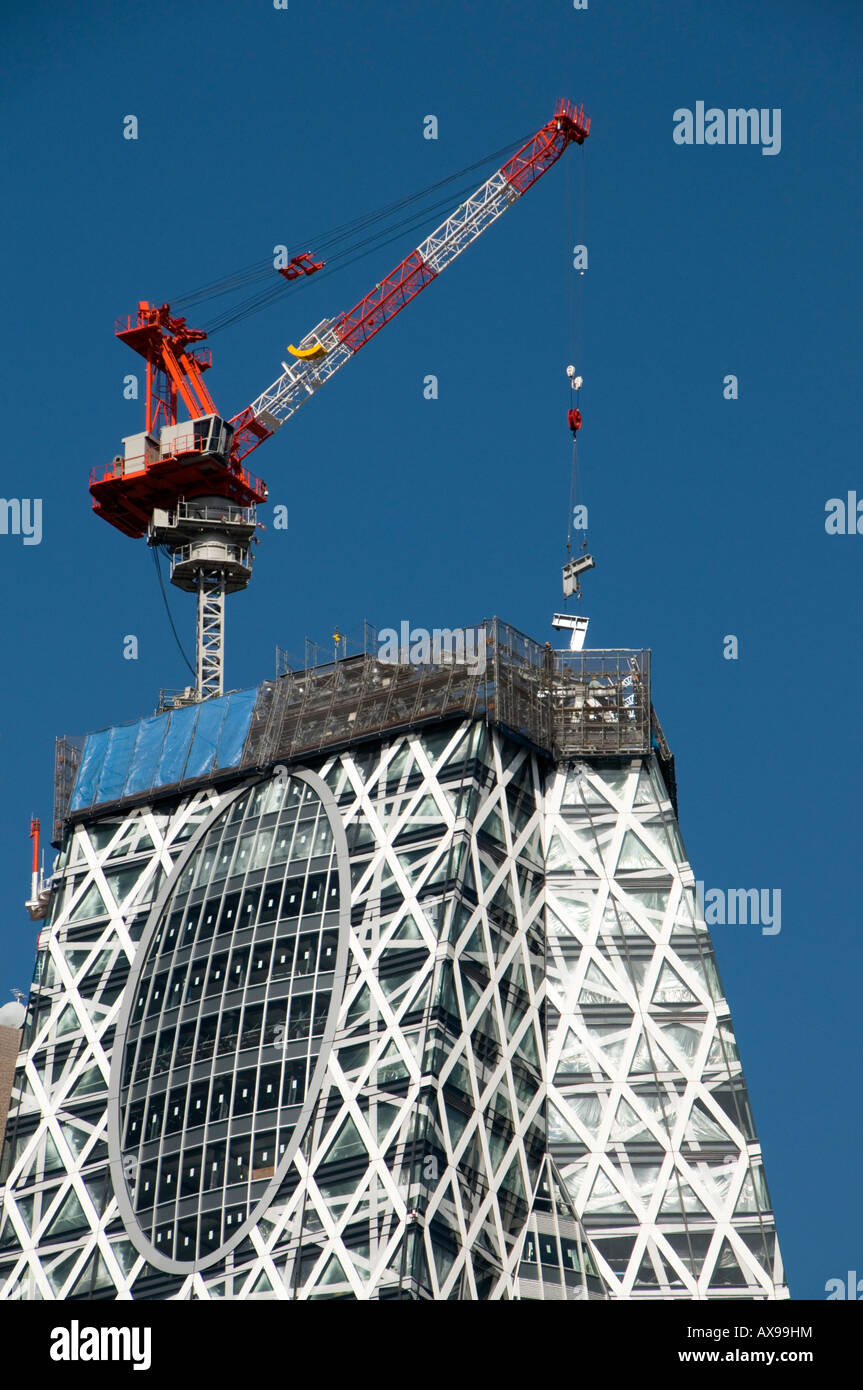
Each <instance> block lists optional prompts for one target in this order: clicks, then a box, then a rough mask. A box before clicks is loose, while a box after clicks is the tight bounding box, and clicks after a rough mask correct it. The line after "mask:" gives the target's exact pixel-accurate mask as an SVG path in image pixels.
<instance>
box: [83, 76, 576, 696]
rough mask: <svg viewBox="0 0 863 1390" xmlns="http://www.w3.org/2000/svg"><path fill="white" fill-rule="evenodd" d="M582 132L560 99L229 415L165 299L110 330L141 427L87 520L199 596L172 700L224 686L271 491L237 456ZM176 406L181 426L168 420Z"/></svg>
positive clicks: (200, 335)
mask: <svg viewBox="0 0 863 1390" xmlns="http://www.w3.org/2000/svg"><path fill="white" fill-rule="evenodd" d="M589 132H590V119H589V118H588V117H586V116H585V114H584V109H583V107H575V106H572V105H570V104H569V103H568V102H564V101H562V102H560V103H559V104H558V106H557V108H556V110H555V112H554V115H553V117H552V119H551V120H550V121H548V122H547V123H546V124H545V125H544V126H542V128H541V129H540V130H538V131H537V132H536V134H535V135H534V136H532V138H531V139H530V140H528V141H527V143H526V144H525V145H523V146H522V147H521V149H519V150H518V151H517V152H516V153H515V154H514V155H512V157H511V158H510V159H508V160H507V161H506V163H504V164H503V165H502V166H501V167H500V168H499V169H498V170H497V171H496V172H495V173H494V174H492V176H491V177H490V178H488V179H486V181H485V182H484V183H483V184H481V185H480V187H479V188H477V189H476V191H475V192H474V193H472V194H471V195H470V197H468V198H467V199H466V200H465V201H464V202H463V203H461V204H460V205H459V207H457V208H456V209H455V210H454V211H453V212H452V213H450V215H449V216H448V217H447V218H446V220H445V221H444V222H442V223H441V225H440V226H439V227H437V228H436V229H435V230H434V231H433V232H432V233H431V234H430V235H429V236H427V237H426V238H425V240H424V241H423V242H421V243H420V245H419V246H418V247H417V248H416V249H415V250H414V251H412V252H411V253H410V255H408V256H406V257H405V258H404V260H402V261H401V262H400V263H399V264H398V265H397V266H396V267H395V269H394V270H392V271H391V272H390V274H389V275H387V276H386V277H385V278H384V279H383V280H381V281H380V282H379V283H378V284H377V285H375V287H374V289H373V290H371V291H370V292H369V293H368V294H367V295H365V297H364V298H363V299H361V300H360V301H359V302H358V303H357V304H355V305H354V306H353V308H351V309H349V310H347V312H346V313H343V314H341V315H339V316H338V317H337V318H334V319H323V320H322V321H321V322H320V323H319V324H318V325H317V326H316V327H315V328H313V329H312V330H311V332H309V333H307V334H306V336H305V337H304V338H302V339H301V340H300V342H299V344H298V346H296V347H294V346H293V345H292V346H290V347H289V348H288V354H289V355H290V357H291V359H292V360H291V361H290V362H283V363H282V372H281V375H280V376H278V377H277V378H276V380H275V381H274V382H273V383H272V385H271V386H269V387H267V389H266V390H265V391H262V392H261V394H260V395H259V396H258V397H256V399H255V400H254V401H252V402H251V404H250V405H248V406H246V407H245V409H244V410H242V411H240V412H239V413H238V414H237V415H235V416H234V417H233V418H232V419H230V420H225V419H223V418H222V417H220V416H219V414H218V412H217V410H216V406H215V402H214V401H213V398H212V396H211V395H210V393H209V390H208V389H207V386H206V384H205V382H204V380H203V373H204V372H205V371H206V370H207V369H208V368H209V367H210V366H211V358H210V354H209V352H208V350H206V349H201V348H199V347H193V344H198V343H200V342H201V341H202V340H203V339H204V338H205V337H206V333H204V332H203V330H201V329H192V328H189V327H188V326H187V324H186V321H185V319H183V318H179V317H175V316H174V315H172V314H171V310H170V306H169V305H167V304H163V305H161V306H155V305H150V304H149V303H148V302H147V301H141V303H140V304H139V305H138V313H137V316H136V319H135V321H134V322H133V321H132V319H131V318H130V319H127V320H125V321H123V322H118V325H117V329H116V332H117V337H119V338H120V339H121V341H123V342H125V343H126V344H127V346H129V347H130V348H132V350H133V351H135V352H137V353H139V355H140V356H142V357H143V358H144V359H145V361H146V364H147V367H146V413H145V428H144V431H143V432H142V433H140V434H137V435H130V436H128V437H127V438H126V439H124V441H123V443H124V453H123V454H122V455H117V456H116V457H115V458H114V460H113V462H112V464H111V465H110V466H109V467H108V468H107V469H102V470H94V471H93V473H92V474H91V479H90V492H91V495H92V498H93V509H94V511H95V512H96V513H97V515H99V516H102V517H103V518H104V519H105V520H106V521H108V522H109V523H110V524H111V525H113V526H115V527H116V528H117V529H118V530H120V531H122V532H123V533H124V534H125V535H128V536H131V537H140V536H143V535H146V536H147V538H148V542H149V544H150V545H154V546H159V545H163V546H166V547H167V549H168V551H169V553H170V556H171V582H172V583H173V584H175V585H176V586H177V587H178V588H181V589H184V590H186V591H187V592H193V593H195V594H196V595H197V601H198V623H197V643H196V649H197V660H196V671H195V686H194V688H189V689H187V690H186V691H184V692H183V694H182V696H181V697H179V700H178V701H177V702H178V703H192V702H196V701H199V700H204V699H207V698H209V697H210V696H212V695H220V694H221V693H222V691H223V688H224V675H223V671H224V617H225V596H226V594H228V593H231V592H235V591H236V590H238V589H242V588H245V587H246V585H247V584H248V582H249V580H250V578H251V570H252V555H251V546H252V543H253V540H254V533H255V529H256V525H257V523H256V513H255V509H256V507H257V505H258V504H259V503H261V502H264V501H265V500H266V497H267V489H266V485H265V484H264V483H262V482H261V481H260V480H259V479H257V478H255V477H253V476H252V475H251V474H250V473H248V472H247V471H246V469H245V468H244V467H243V460H244V459H246V458H247V457H248V455H249V454H250V453H251V452H252V451H253V450H254V449H256V448H257V447H258V446H259V445H260V444H262V443H263V442H264V440H266V439H269V438H270V436H271V435H272V434H274V433H275V431H276V430H277V429H279V428H280V427H281V426H282V425H283V424H284V423H285V421H286V420H288V419H290V417H291V416H292V415H293V414H295V413H296V411H297V410H299V408H300V406H302V405H303V404H304V403H305V402H306V401H307V400H308V399H309V398H310V397H311V396H313V395H314V394H315V393H316V392H317V391H318V390H319V389H320V388H321V386H323V385H324V384H325V383H326V382H327V381H329V380H330V378H331V377H333V376H334V375H335V373H336V372H337V371H338V370H339V369H340V368H341V367H343V366H344V365H345V363H346V362H348V361H350V359H351V358H352V357H354V356H355V355H356V353H357V352H359V350H360V348H362V347H365V345H366V343H368V342H370V341H371V339H372V338H373V337H374V336H375V334H377V333H379V332H380V330H381V329H382V328H384V327H385V326H386V325H387V324H388V323H390V322H391V321H392V319H394V318H395V316H396V315H397V314H399V313H401V311H402V309H404V308H405V307H406V306H407V305H408V304H409V303H410V302H411V300H413V299H415V298H416V296H417V295H418V294H419V293H420V291H421V290H424V289H425V288H426V286H427V285H429V284H431V282H432V281H433V280H434V279H436V278H437V276H438V275H439V274H440V273H441V271H442V270H445V269H446V267H447V266H448V265H451V264H452V262H453V261H454V260H456V259H457V257H458V256H460V255H461V253H462V252H463V251H465V250H466V249H467V248H468V246H471V245H472V244H473V242H474V241H476V240H477V239H478V238H479V237H480V236H482V234H483V232H485V231H486V230H487V229H488V228H489V227H490V226H491V225H492V223H494V222H496V221H497V219H498V218H499V217H500V216H502V214H503V213H504V212H506V211H507V209H508V208H510V207H512V205H513V204H514V203H515V202H517V201H518V199H519V198H520V197H521V195H522V194H523V193H525V192H527V190H528V189H529V188H531V187H532V186H533V184H535V183H536V182H537V180H538V179H540V178H541V177H542V175H543V174H545V173H546V172H547V171H548V169H550V168H551V167H552V165H553V164H555V163H556V162H557V160H558V159H559V158H560V156H561V155H562V154H563V152H564V150H565V149H566V147H567V146H568V145H570V144H579V145H580V144H583V143H584V141H585V140H586V139H587V136H588V134H589ZM321 265H322V262H315V261H312V259H311V257H310V255H309V253H307V252H304V253H303V254H302V255H301V256H297V257H294V258H293V259H292V261H291V263H290V265H289V267H288V268H287V269H283V270H282V271H281V274H282V275H284V276H285V278H286V279H289V280H290V279H294V278H297V277H298V276H299V275H300V274H303V275H309V274H312V273H314V272H315V271H317V270H319V269H320V268H321ZM178 400H179V401H182V403H183V405H184V406H185V408H186V410H188V412H189V415H190V419H189V420H187V421H178V419H177V407H178Z"/></svg>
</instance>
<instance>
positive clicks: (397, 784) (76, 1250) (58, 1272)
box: [0, 722, 778, 1300]
mask: <svg viewBox="0 0 863 1390" xmlns="http://www.w3.org/2000/svg"><path fill="white" fill-rule="evenodd" d="M665 796H666V794H665V791H664V787H663V785H662V783H661V780H660V779H659V777H658V774H657V773H656V772H655V771H651V769H650V760H649V759H647V760H641V759H636V760H633V761H632V762H631V763H629V762H627V763H626V764H624V765H623V766H618V767H616V768H615V769H613V770H610V769H605V770H600V767H599V765H598V764H597V766H596V767H595V768H586V769H585V771H584V772H582V773H577V772H575V771H570V772H569V773H567V772H566V771H565V770H560V771H555V770H554V769H549V767H548V763H547V762H546V761H544V760H542V759H540V758H538V757H537V755H535V754H533V753H532V752H530V751H528V750H527V749H526V748H524V747H522V746H519V745H517V744H515V743H514V742H511V741H510V740H509V739H507V738H506V737H505V736H503V735H502V734H500V733H499V732H497V731H495V730H491V729H489V728H488V727H487V726H486V725H485V724H484V723H482V722H473V723H468V722H463V723H461V724H449V725H437V726H435V725H432V726H430V727H429V728H428V729H427V730H424V731H423V732H421V733H406V734H403V735H398V736H393V737H390V738H389V739H387V740H383V741H373V742H369V743H368V744H366V745H365V746H364V747H362V748H356V749H353V750H348V751H345V752H341V753H337V754H334V755H332V756H330V757H327V758H321V759H319V760H318V761H317V762H316V764H315V767H314V770H311V769H302V768H299V767H298V768H293V767H292V768H290V769H289V770H288V771H287V772H283V773H279V772H276V773H274V774H267V775H266V776H265V777H263V778H255V779H246V780H241V779H237V780H236V782H235V783H234V784H232V785H231V786H229V787H228V788H227V789H225V788H224V787H222V788H221V789H219V790H217V789H216V788H215V787H210V788H208V789H207V790H205V791H200V792H197V793H195V794H194V795H191V796H189V795H186V796H184V797H182V798H175V799H174V800H173V801H171V800H163V801H162V802H154V803H153V804H150V805H147V806H142V807H138V808H136V809H134V810H131V811H128V812H126V813H125V814H116V815H114V816H112V817H105V818H103V819H101V820H99V819H96V818H95V816H94V818H92V819H88V820H86V821H84V822H83V823H81V824H79V825H77V826H76V827H75V828H74V831H72V832H70V834H69V836H68V838H67V840H66V843H65V845H64V847H63V850H62V854H61V859H60V862H59V866H58V875H57V877H56V878H55V891H54V897H53V902H52V909H51V917H50V925H49V926H48V927H47V928H46V929H45V931H44V932H43V934H42V937H41V938H40V950H39V954H38V958H37V972H36V979H35V982H34V990H33V994H32V996H31V1001H30V1012H29V1016H28V1023H27V1028H26V1031H25V1039H24V1051H23V1052H22V1055H21V1058H20V1059H19V1068H18V1073H17V1076H16V1090H15V1093H14V1094H13V1110H12V1113H11V1115H10V1126H9V1130H10V1133H9V1143H8V1144H7V1149H6V1152H5V1154H4V1170H5V1173H6V1175H7V1182H6V1189H5V1202H4V1215H3V1224H2V1229H0V1297H2V1298H44V1299H53V1298H66V1297H76V1298H82V1297H83V1298H88V1297H90V1298H114V1297H118V1298H121V1299H123V1298H130V1297H131V1298H180V1299H184V1298H213V1297H234V1298H237V1297H240V1298H254V1297H261V1298H270V1299H273V1298H276V1299H299V1300H302V1299H306V1298H327V1299H329V1298H355V1299H363V1300H365V1299H388V1298H414V1299H417V1298H418V1299H468V1300H469V1299H499V1298H543V1299H555V1298H561V1297H564V1298H586V1297H602V1296H604V1291H605V1288H606V1287H607V1289H608V1291H609V1292H610V1293H611V1295H612V1296H618V1297H620V1296H623V1297H629V1296H632V1295H633V1294H635V1295H637V1296H642V1297H654V1298H656V1297H660V1298H661V1297H669V1296H681V1297H688V1298H693V1297H705V1296H724V1295H727V1294H735V1293H736V1296H738V1297H740V1296H743V1297H752V1296H756V1297H759V1296H760V1297H765V1296H766V1297H771V1296H774V1285H773V1282H772V1266H770V1264H769V1260H768V1256H765V1255H764V1253H763V1252H762V1250H761V1249H760V1248H756V1246H755V1233H756V1232H757V1231H760V1232H762V1233H763V1234H764V1235H765V1236H767V1237H768V1238H769V1240H770V1241H773V1227H772V1218H771V1216H770V1213H769V1209H768V1208H767V1205H766V1189H765V1188H764V1185H763V1178H762V1176H761V1170H760V1165H759V1160H758V1151H757V1145H756V1143H755V1141H754V1136H751V1134H750V1131H749V1130H747V1128H746V1125H747V1124H749V1123H750V1122H749V1121H748V1120H747V1121H746V1122H745V1123H744V1125H743V1127H742V1128H741V1127H740V1125H735V1123H734V1122H733V1121H732V1113H733V1114H734V1115H735V1116H737V1115H738V1114H739V1115H746V1114H748V1111H747V1102H746V1096H745V1091H744V1090H743V1089H742V1078H741V1076H740V1069H739V1063H738V1061H737V1058H736V1052H735V1050H734V1044H733V1037H732V1035H731V1030H730V1023H729V1020H728V1015H727V1009H726V1008H725V1006H724V1004H723V1002H722V1001H721V999H719V997H718V987H717V986H716V984H715V983H713V982H714V980H715V969H714V968H713V967H712V960H713V957H712V952H711V951H710V947H709V941H708V939H707V934H706V930H705V929H704V928H703V926H700V927H699V926H697V925H693V921H692V918H691V916H689V917H687V918H686V921H685V922H684V911H685V910H686V911H687V912H691V910H692V903H691V898H692V893H691V887H689V891H688V892H687V891H685V890H686V889H687V887H688V886H689V885H691V875H690V874H689V870H688V866H686V865H685V864H684V863H683V862H682V854H681V853H680V851H679V849H678V850H675V845H679V839H675V836H676V829H675V828H674V822H673V816H672V815H671V811H670V807H669V806H668V804H667V801H666V800H665ZM627 798H628V799H627ZM663 837H664V838H663ZM640 846H641V847H642V848H639V847H640ZM612 856H616V857H615V858H614V862H613V864H612ZM649 856H652V859H651V858H650V857H649ZM630 861H632V862H630ZM663 895H664V897H663ZM612 899H613V902H612ZM660 900H662V902H663V903H664V905H663V906H660V905H659V904H660ZM626 904H628V906H626ZM609 908H611V912H612V918H613V922H614V930H613V929H612V927H611V926H610V925H609V917H608V912H609ZM636 929H637V931H638V933H639V935H638V936H637V937H636ZM696 948H697V949H696ZM699 952H700V954H699ZM702 959H703V961H709V962H711V965H703V964H700V963H699V964H695V962H702ZM699 971H701V972H702V973H701V974H699ZM669 972H670V973H669ZM711 972H712V973H711ZM702 978H703V980H704V981H705V982H706V983H705V984H704V985H703V986H702V983H700V982H701V981H702ZM683 990H688V991H689V992H690V993H691V994H692V995H693V998H692V999H684V996H683V993H682V991H683ZM648 992H649V998H648ZM663 1010H664V1011H663ZM634 1020H637V1023H636V1022H634ZM636 1034H637V1036H636ZM638 1068H641V1070H640V1071H639V1070H638ZM732 1104H733V1106H735V1107H736V1108H735V1109H733V1110H730V1109H729V1107H730V1106H731V1105H732ZM627 1107H628V1108H627ZM657 1116H659V1119H658V1118H657ZM723 1116H724V1117H725V1118H724V1119H723ZM549 1137H550V1139H551V1143H550V1144H549ZM649 1185H650V1190H649V1191H648V1186H649ZM675 1200H676V1201H677V1203H678V1205H677V1206H676V1207H675V1206H674V1205H673V1203H674V1201H675ZM696 1202H698V1203H699V1204H700V1206H699V1207H698V1208H696V1206H695V1203H696ZM585 1227H586V1228H587V1231H588V1236H589V1237H590V1239H588V1236H586V1235H585ZM681 1239H682V1240H683V1241H684V1242H685V1246H684V1247H681V1243H680V1242H681ZM591 1241H593V1242H595V1250H594V1249H592V1248H591ZM705 1241H706V1244H705ZM615 1242H617V1244H615ZM621 1242H628V1251H627V1252H626V1253H625V1258H624V1245H623V1244H621ZM771 1250H772V1246H771ZM729 1251H730V1252H731V1255H729V1253H728V1252H729ZM731 1256H733V1261H734V1262H732V1258H731ZM769 1258H773V1256H772V1254H771V1255H770V1256H769ZM775 1258H776V1259H777V1260H778V1256H776V1257H775ZM597 1264H598V1266H599V1268H598V1269H597ZM735 1269H738V1270H739V1271H740V1272H741V1275H742V1276H743V1279H744V1282H743V1283H741V1284H733V1283H732V1282H731V1280H730V1278H729V1275H730V1274H731V1273H733V1271H734V1270H735ZM717 1271H719V1272H718V1273H717ZM651 1272H652V1273H651ZM777 1278H778V1275H777Z"/></svg>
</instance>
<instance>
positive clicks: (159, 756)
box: [54, 618, 673, 843]
mask: <svg viewBox="0 0 863 1390" xmlns="http://www.w3.org/2000/svg"><path fill="white" fill-rule="evenodd" d="M412 636H413V634H412ZM364 645H365V647H366V649H365V650H362V651H359V652H358V653H357V654H355V655H351V656H343V657H341V658H340V659H337V660H328V661H324V662H321V663H318V664H314V665H311V664H309V665H306V666H305V667H304V668H303V669H302V670H292V669H290V667H288V668H287V669H285V670H284V671H283V673H282V674H280V675H278V676H277V677H276V678H275V679H274V680H268V681H264V682H263V683H262V684H261V685H260V686H258V687H254V688H253V689H251V690H244V691H236V692H234V693H233V694H230V695H225V696H221V697H219V698H218V699H211V700H207V701H205V702H203V703H201V704H194V705H186V706H184V707H181V708H177V709H173V710H163V711H162V712H160V713H157V714H155V715H151V716H150V717H149V718H146V719H141V720H137V721H135V722H134V723H130V724H121V725H116V726H114V727H113V728H111V729H103V730H100V731H98V732H96V733H92V734H88V735H86V736H85V737H83V738H67V737H64V738H61V739H58V740H57V755H56V762H55V803H54V842H55V843H58V842H59V840H60V838H61V837H62V834H63V830H64V827H65V825H66V824H67V823H68V822H69V821H70V820H80V819H83V818H85V817H89V816H91V815H93V814H94V813H96V814H98V813H101V811H102V809H103V808H104V810H105V812H106V813H107V811H108V810H109V809H110V808H114V807H119V806H126V805H131V804H134V802H136V801H146V800H148V799H150V798H151V797H152V795H153V794H154V793H158V794H165V793H167V792H169V791H171V792H173V791H177V790H186V789H191V788H193V787H195V786H200V785H204V784H206V783H207V782H208V781H210V780H212V779H213V778H214V777H220V776H225V775H228V774H234V775H236V773H238V772H243V771H247V770H248V771H255V770H261V771H263V770H265V769H266V768H268V767H270V766H272V765H273V764H275V763H291V762H297V761H298V760H300V759H303V758H308V757H310V756H313V755H314V754H318V753H321V752H323V751H325V750H329V749H336V748H340V747H346V746H349V745H352V744H355V743H360V742H362V741H364V740H368V739H372V738H379V737H381V736H382V735H386V734H391V733H396V732H399V731H401V730H406V729H413V728H418V727H421V726H423V725H425V724H429V723H433V722H438V721H440V720H445V719H446V720H449V719H454V718H468V719H483V720H485V721H486V722H487V723H489V724H492V725H495V726H497V727H499V728H501V729H503V730H505V731H506V732H507V733H509V734H510V735H511V736H513V737H515V738H518V739H520V740H522V741H524V742H526V743H528V744H530V745H531V746H532V747H533V748H535V749H536V750H537V751H538V752H539V753H540V754H542V755H545V756H547V757H548V758H550V759H553V760H555V761H565V760H568V759H572V758H577V757H585V756H586V757H591V756H592V757H597V756H608V755H627V754H628V755H635V754H639V753H647V752H648V751H649V750H650V748H651V738H652V734H653V735H654V736H657V734H658V742H659V747H660V751H662V752H663V756H664V757H667V758H668V760H669V761H670V754H669V753H668V750H667V745H665V741H664V739H663V738H662V735H661V730H659V728H658V724H657V723H656V720H655V716H653V712H652V707H651V700H650V653H649V651H645V650H628V649H620V648H615V649H602V650H594V651H580V652H570V651H557V650H554V649H553V648H552V647H551V646H550V645H549V644H545V645H543V644H542V643H540V642H536V641H534V640H533V639H532V638H530V637H527V636H525V634H524V633H522V632H519V631H518V630H517V629H515V628H513V627H510V626H509V624H507V623H504V622H502V621H501V620H500V619H499V618H492V619H489V620H488V621H486V622H483V623H480V624H478V625H476V626H474V627H469V628H457V629H451V630H450V629H447V630H446V631H444V632H443V633H441V634H440V635H439V637H438V639H437V640H436V641H435V642H433V643H432V646H431V650H430V651H425V652H424V651H423V649H422V644H421V643H420V644H419V645H418V646H417V645H414V646H409V645H408V644H407V643H406V644H405V645H404V646H402V647H401V648H400V649H396V650H395V651H385V649H384V645H383V644H382V643H379V642H378V641H377V637H376V636H375V638H374V640H372V641H367V642H366V643H365V644H364ZM427 645H428V644H427ZM424 656H428V658H429V659H427V660H426V659H422V658H423V657H424ZM672 796H673V792H672Z"/></svg>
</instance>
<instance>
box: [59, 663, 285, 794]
mask: <svg viewBox="0 0 863 1390" xmlns="http://www.w3.org/2000/svg"><path fill="white" fill-rule="evenodd" d="M257 695H258V692H257V689H253V690H240V691H237V692H235V693H234V694H233V695H223V696H221V697H220V698H219V699H217V700H205V701H204V702H203V704H200V705H187V706H186V708H185V709H177V710H171V711H170V712H169V713H167V714H156V715H153V716H151V717H150V718H149V719H139V720H137V721H136V723H134V724H118V725H116V726H115V727H114V728H113V729H100V730H99V732H98V733H94V734H88V735H87V739H86V742H85V744H84V750H83V753H82V757H81V766H80V767H79V769H78V775H77V777H76V779H75V787H74V790H73V792H72V800H71V802H70V805H69V809H70V811H82V810H86V809H87V808H88V807H90V806H95V805H98V804H100V803H102V802H106V801H117V800H119V799H120V798H121V797H123V796H139V795H141V794H143V793H145V792H148V791H150V790H151V789H152V788H154V787H168V786H172V785H174V784H176V783H179V782H184V781H189V780H191V779H192V778H195V777H206V775H207V774H208V773H209V772H215V771H216V770H217V769H221V768H230V767H236V766H237V765H238V764H239V762H240V759H241V758H242V754H243V747H244V745H245V742H246V735H247V734H248V732H249V724H250V723H251V719H252V713H253V711H254V708H255V701H256V699H257Z"/></svg>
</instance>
